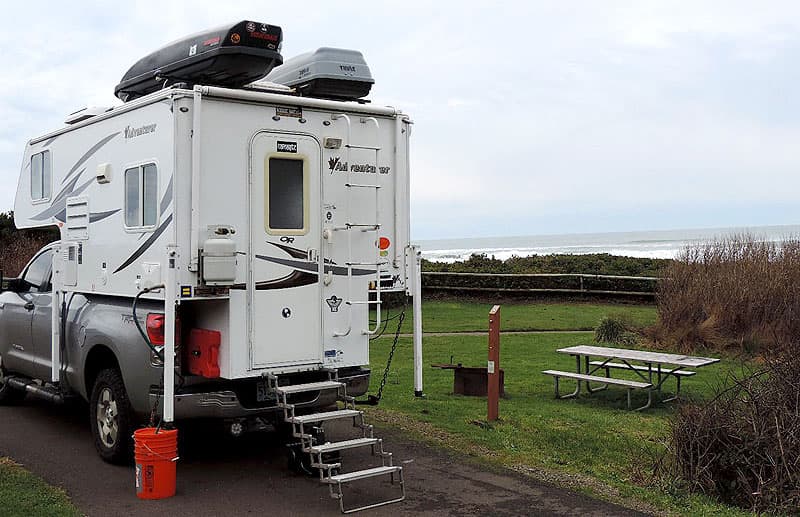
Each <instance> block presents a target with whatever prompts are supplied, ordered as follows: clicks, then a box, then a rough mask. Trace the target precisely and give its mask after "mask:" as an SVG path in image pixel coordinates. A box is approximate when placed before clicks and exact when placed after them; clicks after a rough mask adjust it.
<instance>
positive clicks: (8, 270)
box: [0, 233, 53, 277]
mask: <svg viewBox="0 0 800 517" xmlns="http://www.w3.org/2000/svg"><path fill="white" fill-rule="evenodd" d="M52 240H53V239H52V236H51V235H47V234H39V235H36V234H33V235H31V234H27V233H20V234H18V235H16V236H15V237H14V238H13V239H9V240H7V241H6V242H4V243H1V244H0V270H2V271H3V276H5V277H13V276H16V275H18V274H19V273H20V272H21V271H22V268H23V267H25V264H27V263H28V261H29V260H30V259H31V257H33V255H34V253H36V252H37V251H38V250H39V249H40V248H41V247H42V246H44V245H45V244H47V243H48V242H51V241H52Z"/></svg>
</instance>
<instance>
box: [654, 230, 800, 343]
mask: <svg viewBox="0 0 800 517" xmlns="http://www.w3.org/2000/svg"><path fill="white" fill-rule="evenodd" d="M657 302H658V312H659V324H658V327H657V328H656V329H655V331H654V337H655V338H656V339H657V340H659V341H666V342H668V343H670V344H673V345H676V346H677V347H679V348H682V349H685V350H689V349H691V348H694V347H696V346H698V345H700V346H704V347H708V348H714V349H718V350H719V349H725V348H730V347H738V348H740V349H743V350H745V351H754V350H757V349H758V348H759V347H761V346H764V345H767V346H772V345H775V344H776V343H781V342H783V343H785V342H789V341H791V340H792V338H793V337H794V336H797V335H798V333H800V318H799V317H798V316H800V241H798V240H797V239H794V238H791V239H787V240H784V241H783V242H780V243H775V242H763V241H759V240H757V239H755V238H754V237H752V236H750V235H739V236H734V237H731V238H727V239H723V240H718V241H714V242H711V243H709V244H704V245H693V246H689V247H687V248H685V249H684V250H683V251H682V253H681V255H680V256H679V257H678V259H677V260H676V261H675V262H674V263H672V264H671V265H670V266H669V267H668V268H667V270H666V272H665V278H664V280H662V281H661V282H660V284H659V287H658V294H657Z"/></svg>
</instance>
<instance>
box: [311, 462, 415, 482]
mask: <svg viewBox="0 0 800 517" xmlns="http://www.w3.org/2000/svg"><path fill="white" fill-rule="evenodd" d="M402 470H403V467H400V466H391V467H390V466H386V467H375V468H371V469H366V470H356V471H355V472H347V473H346V474H338V475H336V476H331V477H329V478H327V479H325V482H326V483H349V482H351V481H358V480H359V479H368V478H374V477H376V476H382V475H384V474H395V473H397V472H401V471H402Z"/></svg>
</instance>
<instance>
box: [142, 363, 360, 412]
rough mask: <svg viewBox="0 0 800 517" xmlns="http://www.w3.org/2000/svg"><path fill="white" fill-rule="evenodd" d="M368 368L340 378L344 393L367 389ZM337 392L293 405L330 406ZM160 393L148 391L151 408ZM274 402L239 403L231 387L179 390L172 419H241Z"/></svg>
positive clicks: (273, 407)
mask: <svg viewBox="0 0 800 517" xmlns="http://www.w3.org/2000/svg"><path fill="white" fill-rule="evenodd" d="M369 376H370V372H369V371H368V370H362V371H361V372H359V373H356V374H354V375H348V376H346V377H340V378H339V380H340V381H342V382H344V383H345V384H346V385H347V394H348V396H351V397H359V396H361V395H363V394H364V393H366V392H367V388H368V387H369ZM336 396H337V395H336V392H335V391H333V390H328V391H318V392H316V394H312V397H310V398H307V399H305V400H303V401H302V402H296V403H295V408H297V409H303V408H314V407H324V406H329V405H331V404H333V403H334V402H336ZM161 399H162V394H161V392H160V391H151V392H150V407H153V405H154V404H156V403H158V407H161V408H163V407H164V406H163V401H162V400H161ZM279 410H280V408H278V407H277V406H276V405H275V402H272V403H267V404H266V405H261V406H259V407H248V406H246V405H244V404H242V401H241V400H240V398H239V396H238V395H237V394H236V392H235V391H233V390H225V389H222V390H215V391H204V392H196V393H178V394H176V395H175V420H190V419H197V418H203V419H205V418H210V419H216V418H219V419H226V418H244V417H249V416H262V415H267V414H270V413H273V412H275V411H279Z"/></svg>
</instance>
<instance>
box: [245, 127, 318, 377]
mask: <svg viewBox="0 0 800 517" xmlns="http://www.w3.org/2000/svg"><path fill="white" fill-rule="evenodd" d="M320 155H321V148H320V145H319V143H318V142H317V141H316V140H315V139H313V138H310V137H307V136H302V135H294V134H287V133H269V132H262V133H259V134H257V135H256V136H255V138H254V139H253V143H252V149H251V164H250V194H249V201H250V256H249V264H250V267H249V273H248V281H247V292H248V300H249V303H248V305H249V311H248V330H249V335H250V351H251V353H250V358H251V367H252V368H254V369H258V368H268V367H280V366H295V365H303V364H319V363H321V362H322V342H321V310H322V308H321V304H322V298H321V288H320V265H321V262H320V260H321V259H320V253H319V249H320V240H321V235H320V172H321V170H320Z"/></svg>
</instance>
